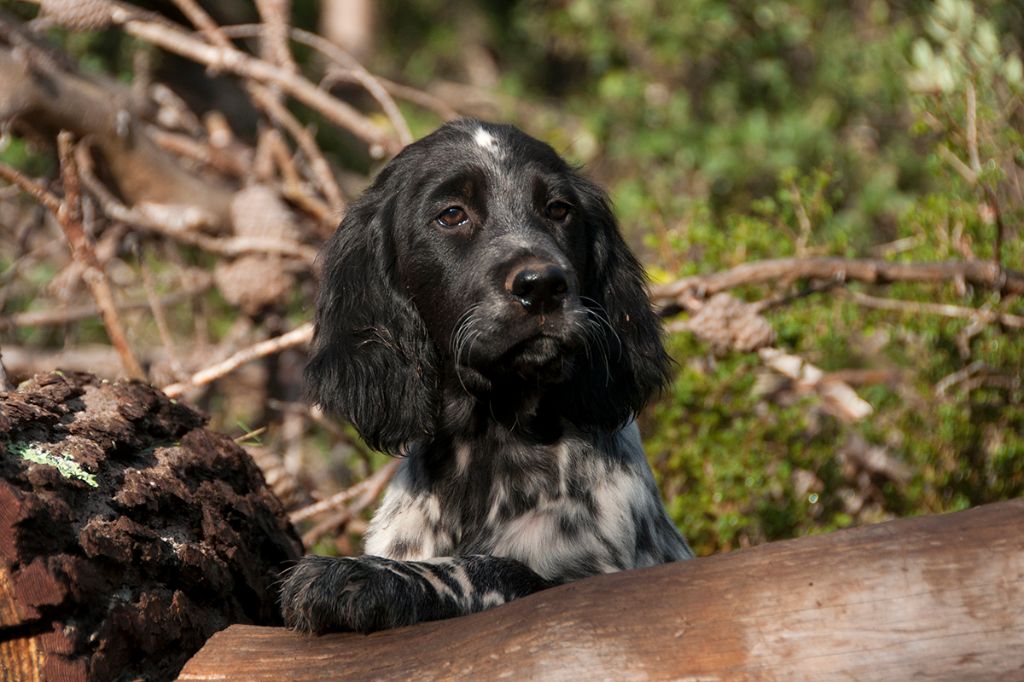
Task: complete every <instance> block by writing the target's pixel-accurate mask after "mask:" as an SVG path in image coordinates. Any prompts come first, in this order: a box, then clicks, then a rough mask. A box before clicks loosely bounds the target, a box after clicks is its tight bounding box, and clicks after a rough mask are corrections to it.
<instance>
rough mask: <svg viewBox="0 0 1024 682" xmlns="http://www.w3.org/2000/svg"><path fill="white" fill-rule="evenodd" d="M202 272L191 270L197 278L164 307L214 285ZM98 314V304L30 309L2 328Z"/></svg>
mask: <svg viewBox="0 0 1024 682" xmlns="http://www.w3.org/2000/svg"><path fill="white" fill-rule="evenodd" d="M199 272H201V274H197V273H190V275H191V276H192V277H193V278H194V279H193V280H192V281H190V283H188V284H186V286H185V287H184V289H182V290H181V291H175V292H173V293H170V294H167V295H165V296H162V297H160V298H159V299H158V302H159V304H160V305H161V306H164V307H166V306H170V305H175V304H177V303H181V302H182V301H187V300H189V299H190V298H193V297H194V296H197V295H199V294H201V293H203V292H204V291H206V290H207V289H209V288H210V287H211V286H212V285H213V279H212V278H211V277H210V276H209V275H207V274H206V273H205V272H202V271H199ZM150 305H151V301H149V300H148V296H147V300H145V301H132V302H130V303H120V304H118V305H117V311H118V312H119V313H125V312H131V311H136V310H146V309H147V308H149V307H150ZM98 313H99V310H97V308H96V306H95V304H85V305H78V306H73V307H69V308H63V309H57V310H30V311H28V312H24V313H14V314H12V315H8V316H7V317H4V318H0V330H6V329H17V328H20V327H52V326H55V325H63V324H70V323H72V322H78V321H80V320H87V319H89V318H91V317H95V316H96V315H97V314H98Z"/></svg>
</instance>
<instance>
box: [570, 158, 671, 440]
mask: <svg viewBox="0 0 1024 682" xmlns="http://www.w3.org/2000/svg"><path fill="white" fill-rule="evenodd" d="M575 189H576V194H577V196H578V198H579V201H580V204H581V207H580V208H581V212H582V216H581V219H582V220H583V221H585V222H586V223H587V225H586V227H587V229H588V231H590V232H591V234H592V235H593V236H592V243H591V252H590V262H589V264H588V267H587V272H586V274H585V277H584V278H583V282H582V285H583V287H582V288H583V291H582V294H583V296H584V297H585V298H584V300H583V304H584V305H586V306H588V307H589V308H590V309H591V311H592V312H591V316H592V317H593V316H595V315H598V316H602V317H604V318H605V321H606V322H607V323H608V324H607V325H605V324H604V323H603V322H602V323H600V325H599V326H600V328H601V333H602V334H604V335H605V339H604V344H603V345H604V349H603V350H605V352H606V355H607V362H605V361H604V359H603V358H602V357H600V354H601V350H599V349H592V352H591V354H590V355H591V357H590V358H589V360H588V362H589V364H588V365H587V366H584V367H581V368H580V369H579V370H578V371H577V373H576V375H575V377H574V379H573V380H572V381H570V382H569V383H568V385H567V386H566V387H565V388H566V390H567V391H570V392H571V394H570V395H567V396H565V397H566V400H565V402H564V404H565V405H570V406H575V407H570V408H569V409H570V410H573V411H574V413H572V414H569V415H567V416H568V417H569V419H570V420H571V421H573V422H574V423H576V424H578V425H581V426H582V425H594V426H600V427H602V428H615V427H617V426H621V425H622V424H624V423H626V422H628V421H629V420H630V419H632V418H633V417H634V416H636V414H637V413H638V412H639V411H640V410H641V409H642V408H643V406H644V405H645V404H646V402H647V399H648V398H649V397H650V396H651V394H652V393H654V392H655V391H657V390H658V389H660V388H661V387H662V386H664V385H665V383H667V381H668V379H669V366H670V364H671V359H670V358H669V356H668V354H667V353H666V352H665V347H664V345H662V340H661V335H662V328H661V323H660V321H659V320H658V317H657V315H655V314H654V311H653V310H652V309H651V302H650V298H649V295H648V292H647V276H646V274H645V273H644V269H643V266H641V265H640V262H639V261H638V260H637V259H636V256H634V255H633V253H632V252H631V251H630V250H629V247H628V246H627V245H626V242H625V241H624V240H623V238H622V235H621V234H620V233H619V228H618V224H617V222H616V220H615V216H614V214H613V213H612V210H611V206H610V203H609V200H608V196H607V195H606V194H605V193H604V190H602V189H601V188H600V187H598V186H597V185H595V184H593V183H592V182H590V181H588V180H586V179H583V178H578V179H577V182H576V187H575ZM588 299H590V300H588ZM592 345H593V344H592Z"/></svg>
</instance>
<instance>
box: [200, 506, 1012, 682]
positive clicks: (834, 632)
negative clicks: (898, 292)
mask: <svg viewBox="0 0 1024 682" xmlns="http://www.w3.org/2000/svg"><path fill="white" fill-rule="evenodd" d="M341 678H346V679H417V680H422V679H450V678H465V679H517V680H518V679H552V680H581V679H584V680H585V679H615V680H632V679H692V680H786V681H789V680H836V679H844V680H846V679H850V680H894V681H895V680H899V681H902V680H910V679H915V680H917V679H925V680H957V681H963V680H1024V500H1015V501H1010V502H1001V503H998V504H992V505H988V506H985V507H979V508H977V509H973V510H969V511H964V512H958V513H954V514H946V515H938V516H924V517H919V518H913V519H904V520H899V521H893V522H890V523H885V524H880V525H876V526H869V527H864V528H856V529H851V530H845V531H840V532H837V533H831V534H828V535H819V536H815V537H807V538H801V539H798V540H791V541H786V542H777V543H771V544H768V545H763V546H760V547H755V548H752V549H746V550H741V551H737V552H732V553H730V554H723V555H717V556H712V557H708V558H705V559H697V560H695V561H690V562H684V563H678V564H670V565H665V566H659V567H656V568H651V569H645V570H640V571H628V572H624V573H617V574H611V575H603V576H599V577H595V578H590V579H587V580H582V581H579V582H576V583H571V584H569V585H564V586H561V587H558V588H555V589H552V590H548V591H546V592H542V593H539V594H535V595H533V596H530V597H528V598H525V599H522V600H519V601H516V602H512V603H511V604H508V605H505V606H502V607H499V608H496V609H493V610H491V611H487V612H484V613H479V614H475V615H472V616H467V617H464V618H458V619H454V620H450V621H440V622H433V623H425V624H421V625H417V626H414V627H410V628H403V629H398V630H391V631H384V632H378V633H374V634H371V635H358V634H334V635H326V636H323V637H312V636H304V635H299V634H295V633H293V632H289V631H288V630H284V629H281V628H267V627H252V626H238V625H235V626H232V627H230V628H228V629H227V630H224V631H222V632H220V633H218V634H216V635H214V636H213V638H211V639H210V641H208V642H207V644H206V645H205V646H204V647H203V648H202V649H201V650H200V652H199V653H198V654H196V656H195V657H193V658H192V659H191V660H190V661H189V662H188V663H187V664H186V666H185V668H184V669H183V671H182V673H181V677H180V679H181V680H212V679H216V680H270V679H273V680H281V679H288V680H318V679H341Z"/></svg>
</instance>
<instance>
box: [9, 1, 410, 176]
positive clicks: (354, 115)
mask: <svg viewBox="0 0 1024 682" xmlns="http://www.w3.org/2000/svg"><path fill="white" fill-rule="evenodd" d="M28 1H29V2H32V3H33V4H40V3H41V0H28ZM94 2H96V3H98V4H102V6H103V8H104V10H105V13H106V15H105V17H104V18H105V19H106V20H107V21H108V22H109V23H110V24H113V25H116V26H120V27H121V28H122V29H123V30H124V32H125V33H127V34H128V35H130V36H133V37H135V38H138V39H140V40H143V41H145V42H148V43H151V44H153V45H156V46H157V47H159V48H161V49H164V50H167V51H168V52H172V53H174V54H177V55H179V56H181V57H185V58H186V59H190V60H192V61H194V62H197V63H199V64H203V65H205V66H207V67H210V68H211V69H213V70H215V71H222V72H226V73H231V74H233V75H235V76H239V77H242V78H248V79H252V80H254V81H257V82H259V83H264V84H267V85H274V86H277V87H279V88H280V89H281V91H282V92H284V93H286V94H288V95H290V96H292V97H294V98H295V99H297V100H298V101H300V102H302V103H303V104H305V105H306V106H308V107H310V108H311V109H314V110H316V111H318V112H319V113H321V114H322V115H323V116H324V117H325V118H327V119H328V120H330V121H331V122H332V123H334V124H336V125H338V126H340V127H342V128H344V129H345V130H348V131H349V132H350V133H352V134H353V135H355V136H356V137H357V138H359V139H360V140H362V141H363V142H366V143H367V144H368V145H370V151H371V154H374V153H376V154H375V155H377V156H381V155H384V154H395V153H397V152H398V150H399V149H400V148H401V144H400V143H399V142H398V140H396V139H395V138H393V137H391V136H390V135H388V134H387V133H385V132H384V131H383V130H381V129H380V128H379V127H378V126H377V125H376V124H374V123H373V122H372V121H370V119H368V118H366V117H365V116H364V115H363V114H361V113H359V112H358V111H356V110H355V109H354V108H352V107H351V106H349V105H348V104H346V103H345V102H342V101H341V100H339V99H338V98H336V97H333V96H332V95H330V94H328V93H326V92H324V91H323V90H320V89H319V88H317V87H316V86H315V85H314V84H312V83H310V82H309V81H308V80H306V79H305V78H304V77H302V76H300V75H298V74H295V73H292V72H290V71H289V70H287V69H284V68H281V67H279V66H275V65H274V64H271V63H269V62H266V61H264V60H262V59H259V58H257V57H254V56H252V55H250V54H247V53H245V52H242V51H241V50H238V49H236V48H234V47H230V46H217V45H211V44H209V43H206V42H204V41H202V40H199V39H197V38H195V37H194V36H193V35H192V34H190V33H187V32H185V31H184V30H183V29H181V28H180V27H178V26H176V25H175V24H173V23H171V22H169V21H167V20H165V19H164V18H163V17H160V16H159V15H155V14H152V13H148V12H145V11H143V10H141V9H140V8H138V7H136V6H134V5H131V4H129V3H125V2H116V1H115V0H109V1H107V0H94ZM54 6H56V3H54ZM50 16H51V17H53V18H54V19H56V20H57V21H61V15H60V13H56V14H53V13H51V14H50ZM71 28H74V26H72V27H71Z"/></svg>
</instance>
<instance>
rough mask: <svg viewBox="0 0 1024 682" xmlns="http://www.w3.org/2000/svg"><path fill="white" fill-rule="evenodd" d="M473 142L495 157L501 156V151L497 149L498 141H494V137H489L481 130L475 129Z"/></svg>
mask: <svg viewBox="0 0 1024 682" xmlns="http://www.w3.org/2000/svg"><path fill="white" fill-rule="evenodd" d="M473 140H474V141H475V142H476V143H477V145H479V146H480V148H481V149H486V150H487V151H489V152H490V153H491V154H494V155H495V156H497V157H500V156H501V150H500V149H499V148H498V141H497V140H496V139H494V135H491V134H490V133H489V132H487V131H486V130H484V129H483V128H477V129H476V133H475V134H474V135H473Z"/></svg>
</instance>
